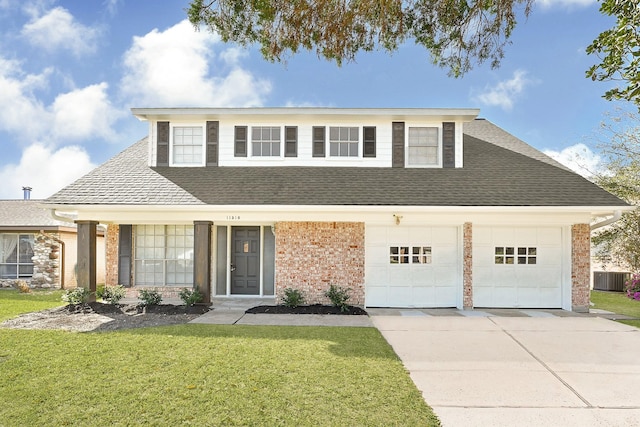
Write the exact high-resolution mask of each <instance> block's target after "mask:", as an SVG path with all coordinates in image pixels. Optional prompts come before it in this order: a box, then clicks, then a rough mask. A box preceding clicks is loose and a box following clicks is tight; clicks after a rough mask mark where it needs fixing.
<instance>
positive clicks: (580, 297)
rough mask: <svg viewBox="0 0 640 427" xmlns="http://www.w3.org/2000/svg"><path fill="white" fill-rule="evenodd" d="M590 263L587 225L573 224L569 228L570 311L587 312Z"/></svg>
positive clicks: (588, 228) (589, 234)
mask: <svg viewBox="0 0 640 427" xmlns="http://www.w3.org/2000/svg"><path fill="white" fill-rule="evenodd" d="M590 262H591V229H590V227H589V224H574V225H572V226H571V310H573V311H578V312H588V311H589V286H590V274H591V265H590Z"/></svg>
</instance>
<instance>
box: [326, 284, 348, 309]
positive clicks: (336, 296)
mask: <svg viewBox="0 0 640 427" xmlns="http://www.w3.org/2000/svg"><path fill="white" fill-rule="evenodd" d="M324 295H325V296H326V297H327V298H329V299H330V300H331V304H333V306H334V307H338V308H339V309H340V311H342V312H345V311H348V310H349V304H347V300H348V299H349V298H350V297H351V296H350V295H349V289H347V288H343V287H341V286H336V285H331V286H330V287H329V290H328V291H326V292H325V293H324Z"/></svg>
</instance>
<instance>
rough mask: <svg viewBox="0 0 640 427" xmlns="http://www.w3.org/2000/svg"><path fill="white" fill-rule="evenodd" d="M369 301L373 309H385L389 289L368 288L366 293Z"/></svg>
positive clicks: (382, 287) (379, 287) (383, 287)
mask: <svg viewBox="0 0 640 427" xmlns="http://www.w3.org/2000/svg"><path fill="white" fill-rule="evenodd" d="M365 297H366V299H367V301H370V303H369V305H370V306H371V307H385V304H386V302H387V300H388V299H389V297H388V288H387V287H386V286H367V289H366V291H365Z"/></svg>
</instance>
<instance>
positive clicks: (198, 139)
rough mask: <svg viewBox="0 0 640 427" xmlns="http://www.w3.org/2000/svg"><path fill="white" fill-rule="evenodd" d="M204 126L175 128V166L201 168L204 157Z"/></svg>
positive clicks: (173, 155) (173, 156) (173, 158)
mask: <svg viewBox="0 0 640 427" xmlns="http://www.w3.org/2000/svg"><path fill="white" fill-rule="evenodd" d="M203 135H204V132H203V130H202V126H174V127H173V147H172V149H173V154H172V161H173V165H176V166H201V165H203V163H204V162H203V155H204V137H203Z"/></svg>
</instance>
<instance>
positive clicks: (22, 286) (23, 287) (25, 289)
mask: <svg viewBox="0 0 640 427" xmlns="http://www.w3.org/2000/svg"><path fill="white" fill-rule="evenodd" d="M16 288H18V292H20V293H21V294H28V293H30V292H31V288H30V287H29V285H27V282H26V281H24V280H18V281H17V282H16Z"/></svg>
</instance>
